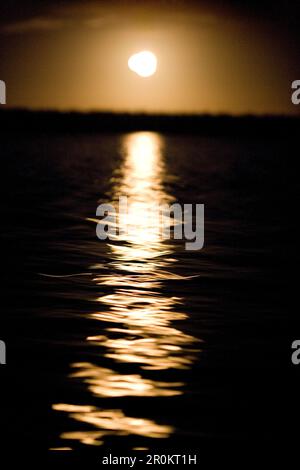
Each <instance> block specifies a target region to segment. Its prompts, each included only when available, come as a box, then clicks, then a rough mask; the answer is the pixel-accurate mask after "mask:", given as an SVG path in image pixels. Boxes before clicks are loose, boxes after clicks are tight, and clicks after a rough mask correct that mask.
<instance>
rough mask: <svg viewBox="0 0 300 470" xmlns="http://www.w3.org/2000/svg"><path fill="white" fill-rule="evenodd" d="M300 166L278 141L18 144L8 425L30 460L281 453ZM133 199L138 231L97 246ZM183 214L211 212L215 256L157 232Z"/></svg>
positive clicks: (148, 138) (148, 136)
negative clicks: (43, 456) (176, 206)
mask: <svg viewBox="0 0 300 470" xmlns="http://www.w3.org/2000/svg"><path fill="white" fill-rule="evenodd" d="M288 158H291V156H289V157H288V155H287V149H286V146H285V144H284V142H282V141H280V140H278V141H277V140H276V139H275V140H265V141H264V140H262V139H255V138H254V139H250V138H247V139H246V138H245V139H243V140H235V139H233V138H231V139H229V138H213V137H211V138H205V137H193V136H184V137H180V136H167V135H165V136H164V135H160V134H156V133H147V132H138V133H131V134H111V135H95V134H94V135H77V136H74V135H73V136H72V135H52V136H43V135H40V136H37V135H32V136H30V135H26V136H25V135H22V134H19V135H15V136H14V139H13V140H12V139H11V138H9V137H6V138H3V139H2V142H1V169H2V171H1V190H2V197H1V213H2V247H4V251H5V253H4V256H3V260H4V264H3V271H2V274H3V280H2V285H3V287H4V290H3V292H4V293H3V296H2V297H3V306H5V307H4V309H3V311H2V319H1V323H3V326H1V328H2V330H1V339H4V340H5V341H6V344H7V366H6V370H5V377H4V378H5V380H6V383H7V385H8V387H7V389H8V396H7V398H6V399H5V401H3V402H2V406H3V412H2V416H4V418H5V419H4V420H5V422H6V434H7V436H8V438H9V441H10V443H11V444H12V445H13V446H15V448H16V449H18V448H20V449H21V448H25V449H27V450H28V449H31V450H32V454H34V453H35V452H38V451H44V452H45V453H49V454H48V455H50V456H51V455H53V454H57V455H58V454H59V455H60V456H62V455H63V458H65V459H68V456H69V455H71V454H72V455H73V454H74V453H75V454H76V455H79V454H82V455H94V456H96V457H97V458H98V457H99V456H101V455H103V454H105V452H106V450H107V449H109V450H110V451H111V452H115V453H122V451H124V452H133V451H134V450H136V449H137V448H144V449H149V450H150V451H151V450H152V449H155V450H156V451H159V452H160V453H161V452H163V451H164V450H165V449H177V451H178V453H180V452H184V451H187V450H189V451H191V452H192V453H196V452H197V453H198V454H199V455H201V452H204V451H205V449H206V448H208V447H209V448H215V449H218V446H219V445H221V444H222V445H224V444H225V446H226V448H227V449H228V450H229V451H230V452H232V453H234V452H235V450H236V449H237V448H239V447H240V446H243V445H249V448H251V449H252V450H253V452H255V449H257V448H259V447H262V448H269V446H271V448H273V447H272V446H275V444H276V443H278V442H281V441H282V438H283V436H284V435H286V433H287V432H288V427H289V425H288V417H289V412H290V410H289V404H288V400H287V396H288V394H289V392H288V390H290V387H292V385H291V384H290V383H289V382H288V381H289V377H288V375H287V374H286V371H288V370H289V367H290V343H291V341H292V340H293V339H294V338H293V337H291V331H290V330H289V326H290V325H289V323H288V320H287V315H288V308H289V307H288V305H287V296H288V293H287V292H288V291H287V287H288V276H287V264H286V263H287V258H289V256H290V251H289V250H290V244H289V243H287V242H286V240H287V232H288V229H289V216H288V214H287V212H286V207H287V205H289V201H290V200H291V199H293V198H294V187H295V185H294V178H295V175H294V173H293V169H292V167H291V166H290V165H289V164H288ZM119 195H127V196H128V197H129V200H130V204H132V207H134V209H133V211H132V214H131V217H132V220H131V221H130V223H131V224H132V225H133V227H134V229H133V230H132V233H131V234H130V235H129V236H127V237H123V238H122V237H120V238H119V239H117V240H114V241H101V240H98V239H97V237H96V232H95V228H96V222H95V221H93V219H96V208H97V206H98V205H99V204H100V203H101V202H110V201H116V200H117V199H118V197H119ZM176 201H177V202H180V203H181V204H183V203H193V204H196V203H203V204H205V245H204V248H203V249H202V250H201V251H197V252H193V251H186V250H185V246H184V242H182V241H178V240H177V241H174V240H168V241H162V240H161V239H160V237H159V235H158V232H157V230H158V227H157V226H156V225H153V224H152V225H151V224H150V225H149V224H148V222H147V221H146V219H145V211H146V210H147V208H148V207H149V206H150V207H151V205H152V204H154V203H170V202H176ZM147 224H148V225H147ZM290 243H291V242H290ZM45 274H46V275H47V276H45ZM71 274H72V275H73V274H78V276H69V275H71Z"/></svg>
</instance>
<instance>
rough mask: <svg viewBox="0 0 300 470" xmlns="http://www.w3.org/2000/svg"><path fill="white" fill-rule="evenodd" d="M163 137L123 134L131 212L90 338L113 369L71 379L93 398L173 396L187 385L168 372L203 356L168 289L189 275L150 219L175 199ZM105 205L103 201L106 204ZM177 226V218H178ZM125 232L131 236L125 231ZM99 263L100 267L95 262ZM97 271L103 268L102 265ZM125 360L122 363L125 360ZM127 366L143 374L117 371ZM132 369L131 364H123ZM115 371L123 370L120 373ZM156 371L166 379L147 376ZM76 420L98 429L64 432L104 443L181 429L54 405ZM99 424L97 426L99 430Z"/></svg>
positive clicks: (78, 368)
mask: <svg viewBox="0 0 300 470" xmlns="http://www.w3.org/2000/svg"><path fill="white" fill-rule="evenodd" d="M163 144H164V142H163V138H162V137H161V136H159V135H158V134H155V133H150V132H137V133H132V134H129V135H127V136H125V137H124V138H123V141H122V154H123V155H124V162H123V165H122V168H121V169H120V171H119V172H118V173H117V175H116V176H115V177H114V178H113V185H112V195H111V200H112V202H116V201H118V199H119V197H120V196H124V195H126V196H127V198H128V201H127V203H128V216H127V217H126V219H125V218H124V217H119V218H118V219H117V223H118V228H119V229H122V228H124V227H122V224H125V225H126V229H127V230H126V232H125V231H122V230H120V233H119V234H118V235H117V236H116V240H114V242H110V243H108V246H109V249H110V251H111V262H110V266H109V274H107V271H106V273H105V274H103V275H102V274H101V273H100V274H97V275H95V277H94V282H95V283H96V284H98V285H99V286H101V287H102V286H107V288H109V289H110V291H111V292H110V293H109V294H106V295H102V296H100V297H98V298H97V299H95V300H96V301H97V302H98V303H99V309H98V310H97V311H96V312H94V313H93V314H92V318H93V319H97V320H99V321H100V322H101V334H95V335H93V336H90V337H88V338H87V341H88V342H90V344H91V345H93V346H96V347H97V346H98V347H99V356H100V355H103V356H104V358H105V359H104V360H105V361H106V363H108V364H110V367H109V368H106V367H100V366H99V365H97V364H92V363H87V362H84V363H76V364H73V365H72V368H73V372H72V374H71V377H73V378H74V379H75V378H76V379H79V380H81V381H82V382H83V383H84V384H85V385H86V387H87V389H88V391H89V393H90V394H91V395H92V396H93V397H98V398H99V399H102V401H101V405H102V406H105V401H103V399H105V398H108V397H109V398H120V397H130V396H131V397H168V396H174V395H179V394H181V393H182V386H183V385H184V384H183V383H182V382H167V381H165V380H160V379H159V376H162V377H164V373H163V372H162V371H166V370H168V369H179V370H184V369H188V368H189V367H190V366H191V364H192V362H193V361H194V358H195V351H196V350H195V343H196V339H195V338H194V337H192V336H190V335H187V334H185V333H183V332H182V331H181V330H180V329H179V328H177V327H175V326H174V324H173V322H175V321H176V322H177V321H178V320H182V319H184V318H186V315H185V313H183V312H181V310H180V306H181V304H182V299H181V298H180V297H178V296H176V295H171V294H168V293H167V292H165V291H164V290H165V289H166V285H167V284H168V283H170V281H172V282H173V281H174V282H175V281H178V280H179V281H181V280H183V279H186V278H183V277H182V276H178V275H175V274H174V273H172V272H171V270H172V265H173V264H174V262H175V260H174V259H173V258H172V252H173V250H174V249H173V246H172V244H171V243H170V242H166V241H163V240H162V236H161V233H162V231H161V226H160V225H159V224H160V223H164V224H165V223H166V221H165V220H164V221H162V220H161V219H156V218H155V217H152V216H150V217H149V214H151V208H153V207H154V206H155V205H156V206H158V205H162V204H168V203H171V202H172V198H171V197H170V196H169V195H168V194H167V193H166V191H165V190H164V180H165V178H166V173H165V168H164V161H163ZM102 202H103V201H102ZM170 223H171V221H170ZM124 233H125V235H124ZM92 268H93V267H92ZM94 268H95V267H94ZM118 364H119V365H118ZM122 364H123V366H124V364H128V365H130V366H131V368H132V367H135V369H136V371H137V372H136V373H124V372H117V371H118V370H120V367H121V366H122ZM123 368H124V367H123ZM114 369H115V370H114ZM147 371H156V374H157V377H158V379H156V380H154V379H153V378H151V379H150V378H149V377H147ZM54 409H55V410H58V411H65V412H67V413H69V415H70V417H71V418H73V419H74V420H76V421H80V422H83V423H86V424H90V425H92V426H93V427H94V430H92V431H88V430H83V431H80V432H72V433H63V434H62V435H61V438H62V439H67V440H71V441H72V440H75V441H79V442H81V443H83V444H92V445H100V444H102V443H103V442H104V439H105V437H106V436H109V435H130V434H133V435H142V436H145V437H149V438H155V437H156V438H157V437H159V438H162V437H168V436H169V435H170V434H171V433H172V432H173V429H172V427H171V426H168V425H161V424H157V423H155V422H153V421H151V420H147V419H141V418H134V417H128V416H125V414H124V413H123V411H122V410H120V409H115V410H105V409H102V408H97V407H95V406H79V405H68V404H57V405H54ZM95 429H96V430H95Z"/></svg>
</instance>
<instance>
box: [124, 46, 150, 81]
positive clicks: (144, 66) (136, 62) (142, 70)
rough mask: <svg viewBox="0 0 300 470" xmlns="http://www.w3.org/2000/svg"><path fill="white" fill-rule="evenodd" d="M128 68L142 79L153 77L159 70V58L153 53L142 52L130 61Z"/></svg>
mask: <svg viewBox="0 0 300 470" xmlns="http://www.w3.org/2000/svg"><path fill="white" fill-rule="evenodd" d="M128 67H129V69H130V70H132V72H135V73H136V74H137V75H139V76H140V77H144V78H145V77H151V75H154V74H155V72H156V68H157V58H156V56H155V54H153V52H150V51H141V52H137V53H136V54H133V55H132V56H130V57H129V59H128Z"/></svg>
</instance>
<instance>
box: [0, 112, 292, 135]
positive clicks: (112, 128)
mask: <svg viewBox="0 0 300 470" xmlns="http://www.w3.org/2000/svg"><path fill="white" fill-rule="evenodd" d="M299 129H300V116H299V117H298V116H296V117H293V116H271V115H270V116H255V115H243V116H231V115H225V114H222V115H209V114H202V115H171V114H142V113H140V114H131V113H112V112H90V113H81V112H58V111H28V110H22V109H4V108H3V109H0V133H3V132H12V133H13V132H16V131H18V132H19V131H23V132H35V133H36V132H42V133H53V132H55V133H60V132H61V133H64V132H68V133H78V132H82V133H95V132H96V133H101V132H127V131H135V130H136V131H138V130H148V131H159V132H164V133H176V134H197V135H206V136H209V135H220V136H221V135H224V136H230V135H231V136H243V135H246V136H248V135H253V136H262V137H266V136H271V137H272V136H277V137H278V136H279V137H280V136H281V137H288V136H296V134H298V133H299Z"/></svg>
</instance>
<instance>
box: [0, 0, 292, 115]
mask: <svg viewBox="0 0 300 470" xmlns="http://www.w3.org/2000/svg"><path fill="white" fill-rule="evenodd" d="M299 26H300V2H299V3H298V5H297V2H291V1H273V2H271V1H269V0H262V1H256V0H254V1H253V0H252V1H246V2H241V1H236V0H227V1H225V0H224V1H221V0H211V1H204V2H201V1H198V2H195V1H179V0H165V1H163V0H160V1H159V0H157V1H152V2H151V1H143V2H141V1H125V0H124V1H120V0H119V1H95V0H86V1H79V0H69V1H56V0H55V1H48V0H46V1H40V2H38V1H26V0H22V1H21V0H13V1H10V2H2V3H1V6H0V79H2V80H5V81H6V85H7V101H8V105H9V106H12V107H14V106H25V107H29V108H57V109H81V110H87V109H105V110H110V109H112V110H121V111H124V110H125V111H127V110H129V111H134V110H139V111H141V110H144V111H163V112H213V113H216V112H228V113H234V114H239V113H246V112H253V113H298V112H299V111H298V108H297V107H296V106H294V105H292V104H291V100H290V95H291V82H292V81H293V80H296V79H300V60H299V44H300V33H299V30H300V28H299ZM144 49H147V50H150V51H152V52H154V53H155V55H156V56H157V59H158V68H157V73H156V74H155V75H153V76H152V77H150V78H147V79H143V78H141V77H138V76H137V75H135V74H133V73H132V72H131V71H130V70H129V69H128V67H127V60H128V57H129V56H130V55H131V54H133V53H135V52H138V51H140V50H144Z"/></svg>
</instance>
